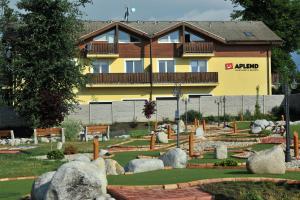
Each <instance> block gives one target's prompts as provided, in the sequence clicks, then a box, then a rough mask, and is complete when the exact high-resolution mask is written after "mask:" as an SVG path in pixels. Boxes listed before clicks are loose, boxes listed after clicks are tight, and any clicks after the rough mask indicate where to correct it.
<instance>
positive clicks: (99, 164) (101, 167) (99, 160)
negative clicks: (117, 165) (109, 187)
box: [92, 157, 106, 174]
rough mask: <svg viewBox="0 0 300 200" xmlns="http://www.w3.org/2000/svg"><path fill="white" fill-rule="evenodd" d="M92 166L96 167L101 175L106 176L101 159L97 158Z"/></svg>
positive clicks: (103, 162)
mask: <svg viewBox="0 0 300 200" xmlns="http://www.w3.org/2000/svg"><path fill="white" fill-rule="evenodd" d="M92 164H94V165H96V167H97V168H98V169H99V170H100V172H101V173H103V174H106V166H105V161H104V159H103V158H101V157H99V158H97V159H96V160H93V161H92Z"/></svg>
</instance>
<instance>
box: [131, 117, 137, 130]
mask: <svg viewBox="0 0 300 200" xmlns="http://www.w3.org/2000/svg"><path fill="white" fill-rule="evenodd" d="M137 126H138V123H137V118H136V117H135V118H133V119H132V121H131V122H130V123H129V127H130V128H136V127H137Z"/></svg>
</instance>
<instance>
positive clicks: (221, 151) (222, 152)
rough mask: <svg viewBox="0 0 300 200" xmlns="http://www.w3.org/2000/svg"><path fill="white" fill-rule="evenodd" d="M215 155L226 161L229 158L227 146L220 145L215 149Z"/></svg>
mask: <svg viewBox="0 0 300 200" xmlns="http://www.w3.org/2000/svg"><path fill="white" fill-rule="evenodd" d="M215 154H216V158H217V159H226V158H227V146H225V145H220V146H217V147H216V148H215Z"/></svg>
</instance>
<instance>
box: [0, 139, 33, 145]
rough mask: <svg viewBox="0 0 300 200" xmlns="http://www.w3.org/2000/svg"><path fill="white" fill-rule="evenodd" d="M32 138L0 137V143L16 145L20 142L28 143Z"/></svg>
mask: <svg viewBox="0 0 300 200" xmlns="http://www.w3.org/2000/svg"><path fill="white" fill-rule="evenodd" d="M32 142H33V140H32V139H31V138H15V139H0V145H11V146H17V145H21V144H30V143H32Z"/></svg>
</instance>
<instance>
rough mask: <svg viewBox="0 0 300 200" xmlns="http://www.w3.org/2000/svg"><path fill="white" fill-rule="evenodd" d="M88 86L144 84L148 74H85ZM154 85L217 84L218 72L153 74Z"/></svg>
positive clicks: (147, 81) (147, 79) (148, 79)
mask: <svg viewBox="0 0 300 200" xmlns="http://www.w3.org/2000/svg"><path fill="white" fill-rule="evenodd" d="M87 77H88V79H87V82H88V84H146V83H150V74H149V73H108V74H87ZM152 82H153V83H154V84H155V83H218V72H178V73H153V74H152Z"/></svg>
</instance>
